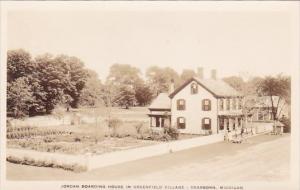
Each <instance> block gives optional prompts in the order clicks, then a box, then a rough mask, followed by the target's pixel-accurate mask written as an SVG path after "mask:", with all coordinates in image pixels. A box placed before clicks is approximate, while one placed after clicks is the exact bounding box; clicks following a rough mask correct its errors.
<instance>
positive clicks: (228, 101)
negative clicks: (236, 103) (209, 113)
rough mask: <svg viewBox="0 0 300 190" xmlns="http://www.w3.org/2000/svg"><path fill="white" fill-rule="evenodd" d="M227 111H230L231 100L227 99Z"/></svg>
mask: <svg viewBox="0 0 300 190" xmlns="http://www.w3.org/2000/svg"><path fill="white" fill-rule="evenodd" d="M226 110H230V99H226Z"/></svg>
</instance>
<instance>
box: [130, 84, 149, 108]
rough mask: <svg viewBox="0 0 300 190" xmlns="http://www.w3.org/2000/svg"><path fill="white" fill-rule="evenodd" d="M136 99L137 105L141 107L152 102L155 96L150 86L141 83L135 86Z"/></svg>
mask: <svg viewBox="0 0 300 190" xmlns="http://www.w3.org/2000/svg"><path fill="white" fill-rule="evenodd" d="M134 91H135V98H136V100H137V103H138V104H139V105H141V106H145V105H147V104H149V103H150V102H151V100H152V97H153V94H152V91H151V88H150V86H149V85H147V84H145V83H144V82H140V83H138V84H137V85H136V86H135V90H134Z"/></svg>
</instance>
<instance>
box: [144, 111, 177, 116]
mask: <svg viewBox="0 0 300 190" xmlns="http://www.w3.org/2000/svg"><path fill="white" fill-rule="evenodd" d="M147 115H149V116H170V115H171V112H169V111H151V112H150V113H149V114H147Z"/></svg>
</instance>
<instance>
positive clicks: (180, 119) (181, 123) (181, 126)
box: [177, 117, 185, 129]
mask: <svg viewBox="0 0 300 190" xmlns="http://www.w3.org/2000/svg"><path fill="white" fill-rule="evenodd" d="M177 128H178V129H185V118H184V117H177Z"/></svg>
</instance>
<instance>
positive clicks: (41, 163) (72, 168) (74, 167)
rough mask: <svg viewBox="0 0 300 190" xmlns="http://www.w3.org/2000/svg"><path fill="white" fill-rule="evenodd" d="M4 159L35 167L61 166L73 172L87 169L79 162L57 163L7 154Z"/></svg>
mask: <svg viewBox="0 0 300 190" xmlns="http://www.w3.org/2000/svg"><path fill="white" fill-rule="evenodd" d="M6 160H7V161H8V162H11V163H14V164H23V165H31V166H37V167H51V168H61V169H64V170H69V171H74V172H84V171H87V167H86V166H82V165H79V164H58V163H57V162H56V161H55V160H35V159H34V158H29V157H26V156H25V157H23V158H19V157H16V156H7V157H6Z"/></svg>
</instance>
